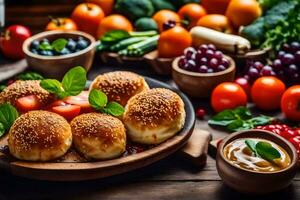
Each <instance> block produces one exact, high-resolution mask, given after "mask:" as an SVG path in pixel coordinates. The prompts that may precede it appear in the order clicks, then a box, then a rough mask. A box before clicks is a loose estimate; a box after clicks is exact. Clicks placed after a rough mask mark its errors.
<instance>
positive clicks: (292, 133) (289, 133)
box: [278, 130, 299, 140]
mask: <svg viewBox="0 0 300 200" xmlns="http://www.w3.org/2000/svg"><path fill="white" fill-rule="evenodd" d="M278 135H280V136H282V137H283V138H285V139H287V140H289V139H291V138H293V137H296V136H298V135H299V134H298V133H297V132H296V131H294V130H284V131H280V133H279V134H278Z"/></svg>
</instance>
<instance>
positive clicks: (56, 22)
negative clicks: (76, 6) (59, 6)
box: [46, 18, 77, 31]
mask: <svg viewBox="0 0 300 200" xmlns="http://www.w3.org/2000/svg"><path fill="white" fill-rule="evenodd" d="M53 30H65V31H75V30H77V25H76V24H75V22H74V21H73V20H71V19H69V18H54V19H51V21H50V22H49V23H48V24H47V26H46V31H53Z"/></svg>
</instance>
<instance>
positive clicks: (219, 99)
mask: <svg viewBox="0 0 300 200" xmlns="http://www.w3.org/2000/svg"><path fill="white" fill-rule="evenodd" d="M246 104H247V95H246V93H245V91H244V90H243V88H242V87H241V86H239V85H238V84H236V83H230V82H225V83H221V84H220V85H218V86H217V87H216V88H215V89H214V90H213V92H212V95H211V105H212V107H213V109H214V111H216V112H221V111H223V110H225V109H234V108H236V107H238V106H245V105H246Z"/></svg>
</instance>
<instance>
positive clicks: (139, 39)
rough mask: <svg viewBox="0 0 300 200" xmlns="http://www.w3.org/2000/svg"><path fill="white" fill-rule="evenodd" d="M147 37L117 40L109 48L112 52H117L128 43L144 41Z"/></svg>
mask: <svg viewBox="0 0 300 200" xmlns="http://www.w3.org/2000/svg"><path fill="white" fill-rule="evenodd" d="M148 38H149V37H132V38H128V39H125V40H122V41H120V42H118V43H117V44H114V45H112V46H111V47H110V50H111V51H113V52H117V51H120V50H122V49H125V48H127V47H128V46H129V45H132V44H135V43H138V42H141V41H144V40H146V39H148Z"/></svg>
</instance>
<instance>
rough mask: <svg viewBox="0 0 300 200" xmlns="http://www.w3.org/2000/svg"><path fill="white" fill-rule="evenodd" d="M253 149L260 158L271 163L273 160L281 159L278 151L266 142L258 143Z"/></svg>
mask: <svg viewBox="0 0 300 200" xmlns="http://www.w3.org/2000/svg"><path fill="white" fill-rule="evenodd" d="M255 149H256V152H257V154H258V155H259V156H260V157H261V158H263V159H265V160H268V161H273V160H274V159H276V158H280V157H281V154H280V153H279V151H278V150H277V149H275V148H274V147H272V145H271V144H270V143H268V142H258V143H257V144H256V145H255Z"/></svg>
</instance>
